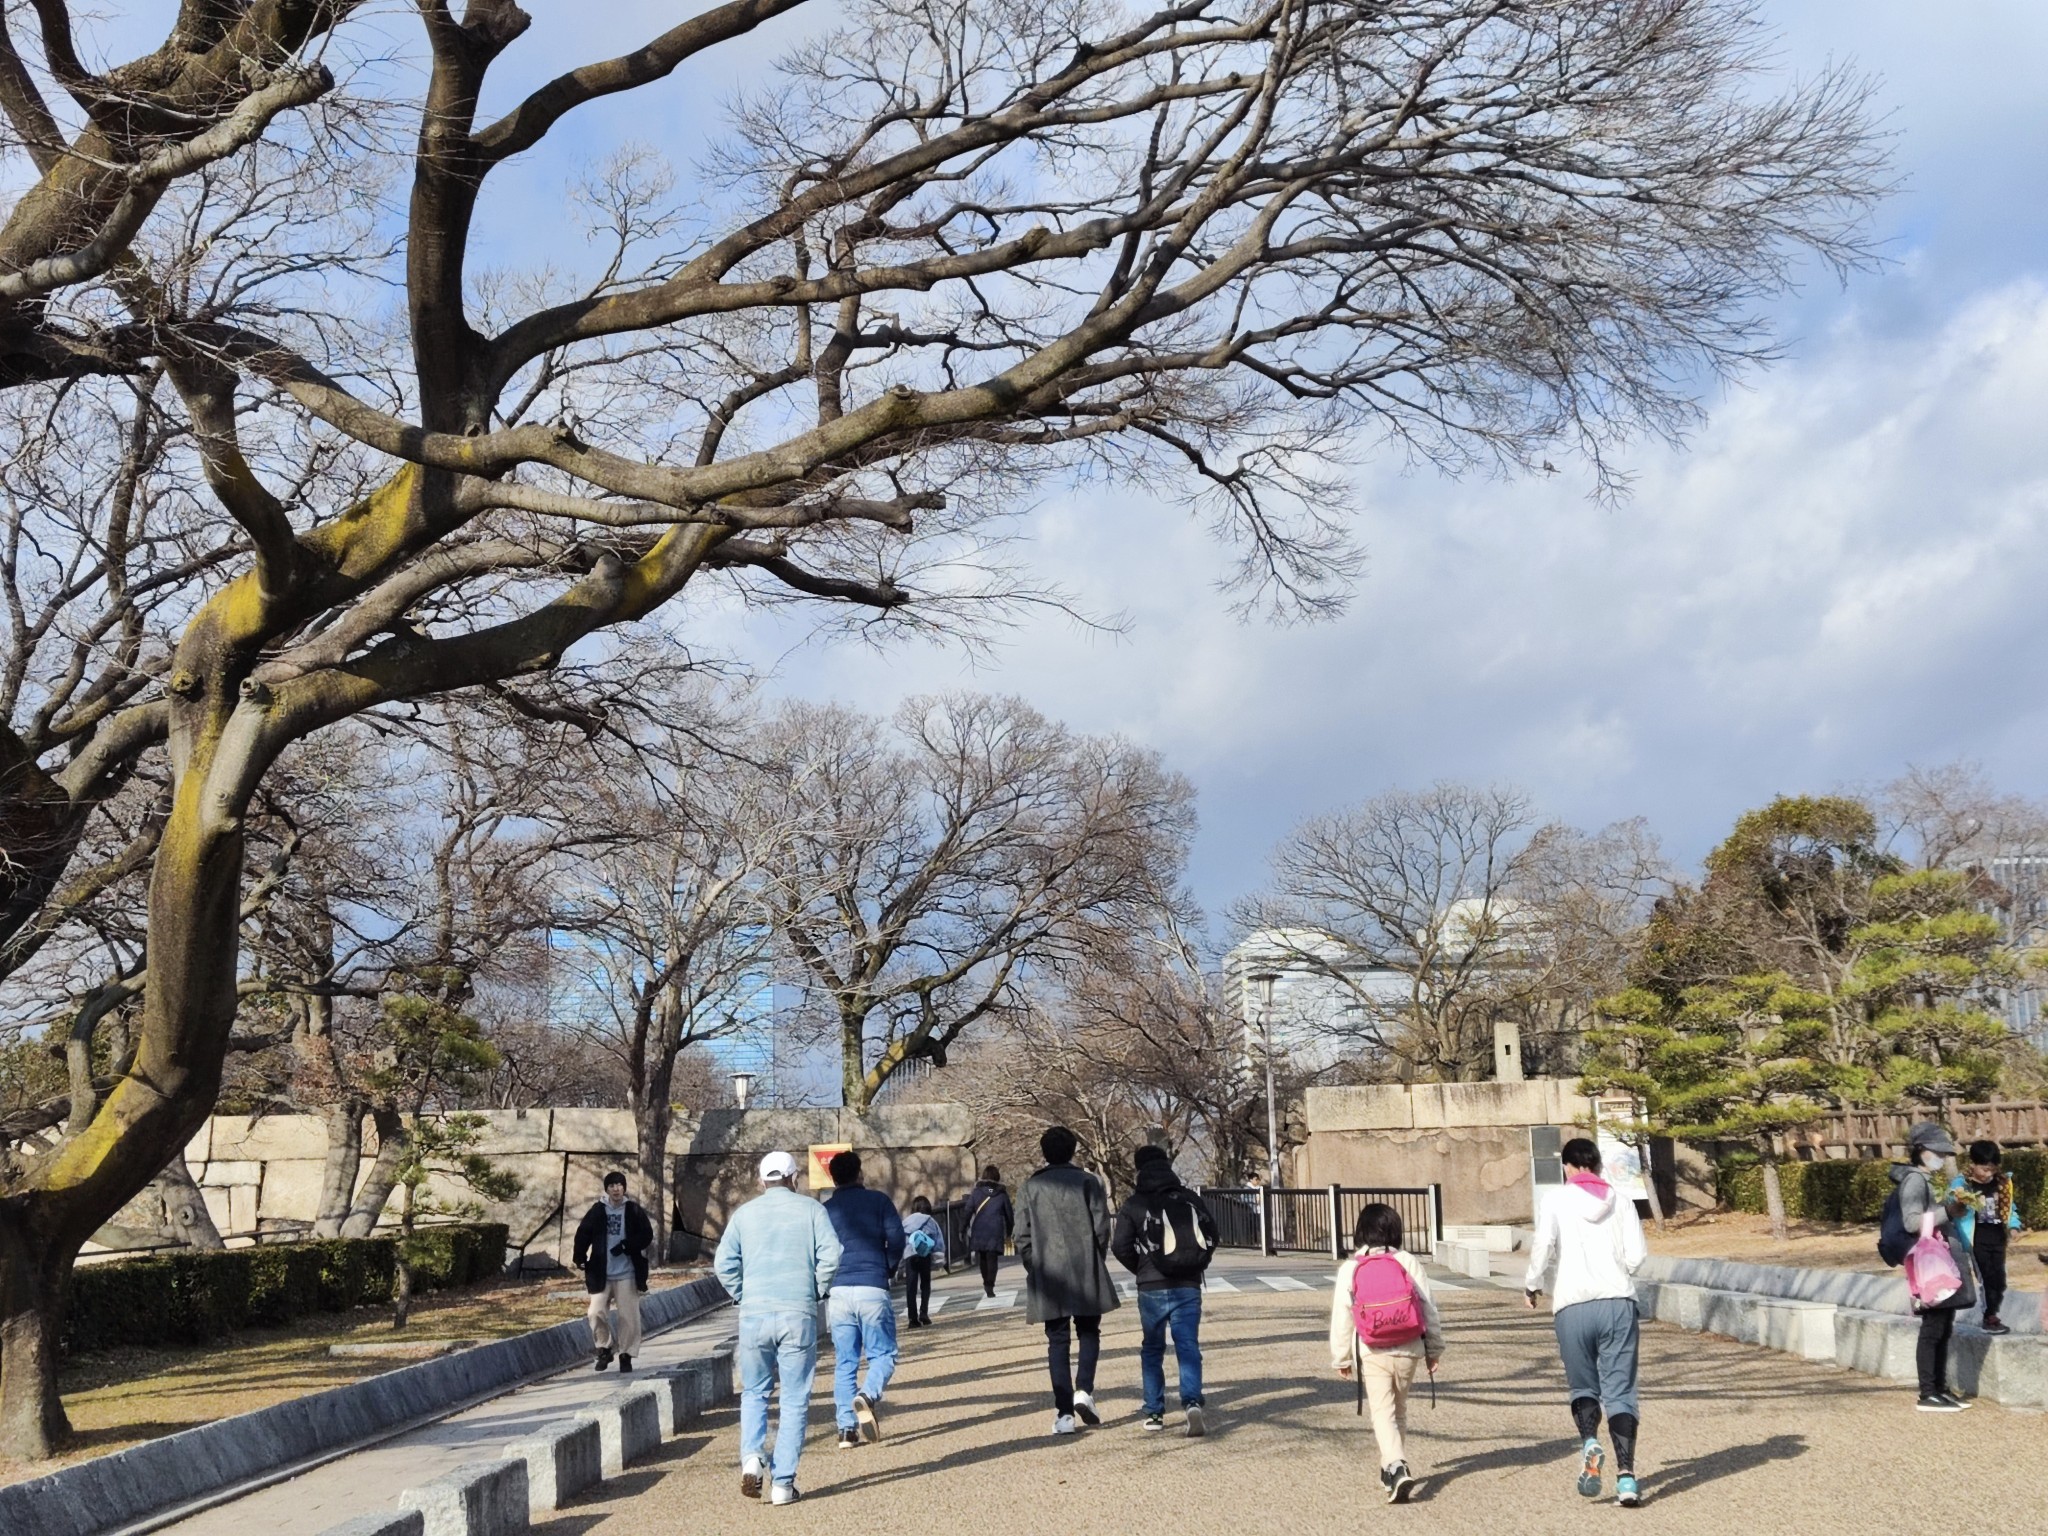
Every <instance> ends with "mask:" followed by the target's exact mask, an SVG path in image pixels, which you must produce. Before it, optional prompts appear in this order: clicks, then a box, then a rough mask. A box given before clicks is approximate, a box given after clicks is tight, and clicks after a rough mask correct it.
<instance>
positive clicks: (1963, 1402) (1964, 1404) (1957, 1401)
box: [1941, 1392, 1977, 1409]
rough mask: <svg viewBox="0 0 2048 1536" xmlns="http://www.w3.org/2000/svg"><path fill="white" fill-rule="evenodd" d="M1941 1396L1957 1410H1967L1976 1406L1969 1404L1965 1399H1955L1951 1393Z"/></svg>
mask: <svg viewBox="0 0 2048 1536" xmlns="http://www.w3.org/2000/svg"><path fill="white" fill-rule="evenodd" d="M1941 1395H1942V1396H1943V1397H1945V1398H1947V1399H1948V1400H1949V1401H1950V1402H1951V1403H1954V1404H1955V1405H1956V1407H1958V1408H1964V1409H1968V1408H1974V1407H1976V1406H1977V1405H1976V1404H1975V1403H1973V1402H1971V1401H1970V1400H1969V1399H1968V1398H1967V1397H1957V1396H1956V1395H1955V1393H1953V1392H1944V1393H1942V1394H1941Z"/></svg>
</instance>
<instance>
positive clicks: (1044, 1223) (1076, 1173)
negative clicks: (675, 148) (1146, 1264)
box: [1017, 1125, 1117, 1435]
mask: <svg viewBox="0 0 2048 1536" xmlns="http://www.w3.org/2000/svg"><path fill="white" fill-rule="evenodd" d="M1079 1145H1080V1141H1079V1139H1078V1138H1077V1137H1076V1136H1075V1135H1074V1133H1073V1132H1072V1131H1070V1130H1068V1129H1067V1128H1066V1127H1065V1126H1064V1125H1056V1126H1053V1127H1052V1128H1051V1129H1050V1130H1048V1131H1047V1132H1046V1133H1045V1134H1044V1135H1043V1136H1041V1137H1039V1138H1038V1150H1039V1151H1040V1152H1041V1153H1043V1154H1044V1156H1045V1166H1044V1167H1043V1168H1041V1169H1039V1170H1038V1172H1036V1173H1034V1174H1032V1175H1031V1177H1030V1178H1028V1179H1026V1180H1025V1181H1024V1186H1023V1188H1022V1189H1020V1190H1019V1191H1018V1192H1017V1258H1018V1261H1019V1262H1020V1263H1022V1264H1023V1266H1024V1299H1025V1312H1024V1315H1025V1316H1026V1317H1027V1318H1028V1319H1029V1320H1030V1321H1032V1322H1034V1323H1041V1324H1043V1325H1044V1327H1045V1353H1046V1368H1047V1370H1048V1372H1049V1373H1050V1375H1051V1377H1052V1404H1053V1419H1052V1432H1053V1433H1054V1434H1056V1435H1071V1434H1072V1433H1073V1432H1074V1420H1075V1417H1076V1416H1077V1415H1078V1416H1079V1418H1080V1420H1081V1422H1082V1423H1084V1424H1100V1423H1101V1422H1102V1416H1101V1414H1099V1413H1098V1412H1097V1411H1096V1408H1095V1362H1096V1360H1097V1358H1098V1357H1099V1356H1100V1355H1101V1353H1102V1315H1103V1313H1105V1312H1110V1311H1114V1310H1115V1308H1116V1306H1117V1294H1116V1282H1115V1281H1114V1280H1112V1279H1110V1277H1109V1266H1108V1264H1106V1263H1104V1262H1103V1261H1104V1259H1105V1257H1106V1256H1107V1255H1108V1253H1109V1238H1110V1220H1109V1195H1108V1192H1107V1191H1105V1190H1104V1189H1103V1187H1102V1180H1100V1179H1098V1178H1096V1177H1095V1175H1094V1174H1092V1173H1088V1172H1085V1171H1084V1170H1082V1169H1079V1168H1076V1167H1075V1166H1074V1151H1075V1149H1076V1148H1077V1147H1078V1146H1079ZM1076 1335H1078V1336H1079V1338H1080V1362H1079V1366H1078V1368H1077V1367H1076V1365H1075V1362H1074V1359H1073V1349H1074V1342H1073V1341H1074V1338H1075V1336H1076Z"/></svg>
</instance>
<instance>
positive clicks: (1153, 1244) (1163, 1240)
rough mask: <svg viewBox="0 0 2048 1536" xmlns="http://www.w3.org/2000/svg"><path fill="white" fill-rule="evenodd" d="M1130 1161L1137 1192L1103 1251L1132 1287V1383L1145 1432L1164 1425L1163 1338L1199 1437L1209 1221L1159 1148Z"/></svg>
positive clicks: (1211, 1249) (1212, 1247)
mask: <svg viewBox="0 0 2048 1536" xmlns="http://www.w3.org/2000/svg"><path fill="white" fill-rule="evenodd" d="M1131 1161H1132V1163H1133V1165H1134V1166H1135V1168H1136V1170H1137V1179H1136V1188H1135V1191H1134V1192H1133V1194H1132V1195H1131V1198H1130V1199H1128V1200H1126V1201H1125V1202H1124V1203H1123V1207H1122V1209H1120V1210H1119V1211H1118V1212H1117V1213H1116V1231H1115V1233H1114V1235H1113V1236H1112V1237H1111V1238H1110V1243H1109V1251H1110V1252H1111V1253H1112V1254H1114V1255H1115V1256H1116V1261H1117V1262H1118V1263H1119V1264H1121V1265H1123V1267H1124V1268H1125V1269H1128V1270H1129V1271H1130V1272H1131V1274H1132V1275H1133V1276H1134V1277H1135V1278H1136V1280H1137V1283H1138V1323H1139V1326H1140V1327H1141V1328H1142V1330H1143V1336H1142V1341H1141V1342H1140V1344H1139V1346H1138V1379H1139V1381H1140V1382H1141V1383H1142V1385H1143V1387H1144V1393H1145V1428H1147V1429H1148V1430H1163V1429H1165V1428H1166V1340H1167V1335H1168V1334H1169V1333H1171V1335H1172V1337H1173V1363H1174V1367H1175V1369H1176V1370H1177V1371H1178V1372H1179V1374H1180V1406H1181V1409H1182V1411H1183V1412H1184V1413H1186V1415H1187V1426H1188V1433H1189V1434H1190V1435H1201V1434H1204V1433H1206V1431H1207V1427H1208V1426H1207V1424H1206V1422H1205V1421H1204V1418H1203V1414H1202V1338H1201V1334H1202V1274H1203V1271H1205V1270H1207V1269H1208V1267H1209V1261H1210V1259H1212V1258H1213V1257H1215V1254H1216V1221H1215V1218H1214V1217H1212V1216H1211V1215H1210V1214H1209V1207H1208V1206H1206V1205H1204V1204H1203V1203H1202V1197H1201V1196H1200V1195H1198V1194H1196V1193H1195V1192H1194V1191H1193V1190H1192V1189H1189V1188H1188V1187H1187V1185H1185V1184H1183V1183H1181V1181H1180V1175H1178V1174H1177V1173H1175V1172H1174V1171H1173V1159H1172V1157H1171V1155H1170V1154H1168V1152H1167V1150H1166V1148H1164V1147H1153V1146H1145V1147H1140V1148H1138V1150H1137V1151H1136V1152H1135V1153H1133V1154H1132V1157H1131Z"/></svg>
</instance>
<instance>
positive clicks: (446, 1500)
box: [398, 1458, 531, 1536]
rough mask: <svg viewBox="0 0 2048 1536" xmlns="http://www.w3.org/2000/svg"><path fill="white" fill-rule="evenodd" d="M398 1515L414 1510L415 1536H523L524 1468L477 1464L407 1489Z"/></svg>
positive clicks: (525, 1515)
mask: <svg viewBox="0 0 2048 1536" xmlns="http://www.w3.org/2000/svg"><path fill="white" fill-rule="evenodd" d="M398 1507H399V1509H400V1510H401V1511H404V1510H417V1511H419V1514H420V1517H421V1520H422V1522H423V1524H422V1527H421V1536H524V1533H525V1532H526V1531H527V1530H528V1529H530V1528H531V1522H530V1520H529V1517H528V1503H527V1488H526V1463H525V1462H524V1461H523V1460H516V1461H515V1460H512V1459H509V1458H508V1459H506V1460H504V1461H480V1462H474V1463H472V1464H471V1465H469V1466H466V1467H457V1468H456V1469H455V1470H454V1471H453V1472H450V1473H449V1474H448V1475H447V1476H446V1477H437V1478H435V1479H434V1480H433V1481H432V1482H431V1483H422V1484H420V1486H419V1487H417V1488H408V1489H406V1490H405V1492H403V1493H401V1494H400V1495H399V1496H398Z"/></svg>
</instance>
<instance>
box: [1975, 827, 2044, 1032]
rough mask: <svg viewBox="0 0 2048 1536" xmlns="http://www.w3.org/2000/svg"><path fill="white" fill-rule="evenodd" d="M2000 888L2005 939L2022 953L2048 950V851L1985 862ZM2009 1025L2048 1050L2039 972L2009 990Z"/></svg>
mask: <svg viewBox="0 0 2048 1536" xmlns="http://www.w3.org/2000/svg"><path fill="white" fill-rule="evenodd" d="M1984 872H1985V874H1987V875H1988V876H1990V878H1991V880H1992V881H1993V882H1994V883H1995V885H1996V886H1997V888H1998V894H1997V896H1996V897H1995V898H1994V900H1993V903H1992V905H1993V910H1994V912H1995V913H1996V915H1997V917H1998V921H1999V923H2000V925H2001V926H2002V927H2003V928H2004V930H2005V941H2006V943H2008V944H2010V945H2011V946H2012V947H2013V948H2015V949H2017V950H2018V951H2019V952H2020V953H2021V955H2023V956H2027V955H2041V954H2042V953H2043V952H2044V951H2048V854H2043V853H2022V854H2004V855H2000V856H1998V857H1996V858H1992V859H1988V860H1986V861H1985V866H1984ZM1999 1001H2000V1003H2001V1004H2002V1005H2003V1011H2004V1013H2005V1022H2006V1025H2007V1026H2008V1027H2009V1028H2010V1029H2011V1030H2012V1032H2013V1033H2014V1034H2016V1035H2020V1036H2023V1037H2024V1038H2025V1039H2026V1040H2027V1042H2028V1043H2029V1044H2030V1045H2032V1046H2033V1047H2034V1048H2035V1049H2036V1050H2043V1051H2048V984H2044V983H2043V981H2042V979H2041V977H2040V976H2039V975H2038V974H2034V975H2030V976H2029V977H2028V979H2027V980H2025V981H2023V982H2022V983H2021V984H2020V985H2019V986H2017V987H2013V988H2012V989H2010V990H2009V991H2007V992H2005V993H2003V994H2002V995H2001V997H2000V999H1999Z"/></svg>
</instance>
